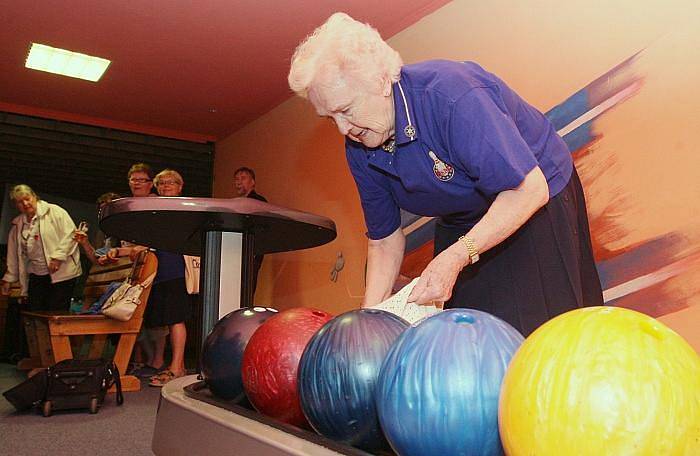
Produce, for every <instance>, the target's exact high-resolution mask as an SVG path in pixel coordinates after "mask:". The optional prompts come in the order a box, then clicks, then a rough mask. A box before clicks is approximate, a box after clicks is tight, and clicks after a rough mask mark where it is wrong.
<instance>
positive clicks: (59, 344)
mask: <svg viewBox="0 0 700 456" xmlns="http://www.w3.org/2000/svg"><path fill="white" fill-rule="evenodd" d="M51 348H52V350H53V359H54V362H56V363H57V362H59V361H63V360H64V359H72V358H73V351H72V350H71V348H70V338H69V337H68V336H51Z"/></svg>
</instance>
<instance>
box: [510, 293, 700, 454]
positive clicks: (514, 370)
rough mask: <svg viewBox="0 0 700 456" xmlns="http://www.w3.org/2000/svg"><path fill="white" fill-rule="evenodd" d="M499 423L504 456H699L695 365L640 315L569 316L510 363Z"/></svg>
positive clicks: (685, 348) (676, 340) (699, 381)
mask: <svg viewBox="0 0 700 456" xmlns="http://www.w3.org/2000/svg"><path fill="white" fill-rule="evenodd" d="M499 422H500V427H501V436H502V439H503V446H504V448H505V450H506V452H507V453H508V454H509V455H530V454H576V455H595V456H600V455H607V454H616V455H617V454H634V455H662V454H664V455H672V454H673V455H691V454H693V455H700V357H698V354H697V353H696V352H695V351H694V350H693V348H692V347H690V345H688V343H687V342H686V341H685V340H684V339H683V338H682V337H680V336H679V335H678V334H676V333H675V332H673V331H672V330H671V329H669V328H668V327H666V326H664V325H663V324H662V323H661V322H659V321H657V320H655V319H653V318H651V317H649V316H647V315H644V314H641V313H639V312H635V311H632V310H628V309H623V308H618V307H588V308H583V309H577V310H573V311H571V312H567V313H565V314H562V315H560V316H558V317H556V318H554V319H553V320H550V321H549V322H547V323H545V324H544V325H542V326H541V327H540V328H538V329H537V330H536V331H535V332H534V333H532V334H531V335H530V336H529V337H528V338H527V340H525V342H524V343H523V345H522V347H520V350H518V352H517V353H516V354H515V356H514V357H513V360H512V361H511V364H510V367H508V372H507V373H506V376H505V378H504V381H503V389H502V393H501V401H500V409H499Z"/></svg>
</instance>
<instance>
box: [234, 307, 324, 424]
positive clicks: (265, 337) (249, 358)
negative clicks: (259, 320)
mask: <svg viewBox="0 0 700 456" xmlns="http://www.w3.org/2000/svg"><path fill="white" fill-rule="evenodd" d="M331 319H333V315H331V314H329V313H327V312H324V311H322V310H317V309H311V308H307V307H295V308H292V309H288V310H285V311H282V312H280V313H279V314H277V315H275V316H273V317H271V318H270V319H268V320H267V321H266V322H265V323H263V324H262V325H261V326H260V327H259V328H258V329H257V330H256V331H255V332H254V333H253V336H252V337H251V338H250V341H249V342H248V345H247V346H246V349H245V352H244V354H243V365H242V372H241V373H242V377H243V387H244V389H245V392H246V394H247V396H248V399H249V400H250V402H251V404H253V406H254V407H255V408H256V409H257V410H258V411H259V412H260V413H263V414H265V415H268V416H270V417H272V418H276V419H278V420H280V421H283V422H285V423H289V424H293V425H295V426H299V427H305V428H308V427H309V425H308V423H307V421H306V418H305V417H304V413H303V412H302V409H301V403H300V401H299V393H298V392H297V371H298V369H299V360H300V359H301V354H302V353H303V352H304V348H306V344H307V343H308V342H309V340H310V339H311V337H312V336H313V335H314V334H315V333H316V331H318V330H319V329H321V327H322V326H323V325H324V324H325V323H326V322H327V321H330V320H331Z"/></svg>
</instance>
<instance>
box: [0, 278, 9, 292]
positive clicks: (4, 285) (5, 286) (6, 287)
mask: <svg viewBox="0 0 700 456" xmlns="http://www.w3.org/2000/svg"><path fill="white" fill-rule="evenodd" d="M0 293H2V295H3V296H8V295H9V294H10V282H5V281H3V282H2V287H0Z"/></svg>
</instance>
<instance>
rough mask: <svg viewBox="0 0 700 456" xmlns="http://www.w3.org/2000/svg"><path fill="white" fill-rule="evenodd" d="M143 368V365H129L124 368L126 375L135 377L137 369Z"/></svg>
mask: <svg viewBox="0 0 700 456" xmlns="http://www.w3.org/2000/svg"><path fill="white" fill-rule="evenodd" d="M144 366H145V364H144V363H129V365H128V366H127V367H126V374H127V375H136V374H135V372H137V371H138V370H139V369H142V368H143V367H144Z"/></svg>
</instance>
